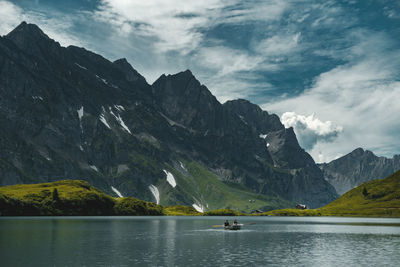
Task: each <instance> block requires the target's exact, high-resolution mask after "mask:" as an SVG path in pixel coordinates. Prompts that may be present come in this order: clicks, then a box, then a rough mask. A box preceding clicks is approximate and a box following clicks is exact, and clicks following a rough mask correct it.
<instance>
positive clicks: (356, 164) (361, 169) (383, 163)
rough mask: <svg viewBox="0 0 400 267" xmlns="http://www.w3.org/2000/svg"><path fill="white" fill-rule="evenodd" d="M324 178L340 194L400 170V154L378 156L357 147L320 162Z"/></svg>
mask: <svg viewBox="0 0 400 267" xmlns="http://www.w3.org/2000/svg"><path fill="white" fill-rule="evenodd" d="M319 167H320V168H321V170H322V171H323V173H324V178H325V180H326V181H328V182H329V183H330V184H331V185H333V186H334V187H335V189H336V191H337V192H338V194H344V193H346V192H347V191H349V190H350V189H352V188H354V187H356V186H358V185H360V184H362V183H364V182H367V181H370V180H373V179H382V178H384V177H387V176H389V175H390V174H392V173H394V172H395V171H397V170H400V155H396V156H394V157H393V158H391V159H390V158H385V157H377V156H376V155H374V153H372V152H371V151H368V150H363V149H362V148H357V149H355V150H354V151H352V152H351V153H349V154H347V155H345V156H343V157H341V158H338V159H336V160H333V161H331V162H329V163H323V164H319Z"/></svg>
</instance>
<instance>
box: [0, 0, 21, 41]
mask: <svg viewBox="0 0 400 267" xmlns="http://www.w3.org/2000/svg"><path fill="white" fill-rule="evenodd" d="M21 20H22V10H21V9H20V8H19V7H18V6H16V5H14V4H12V3H10V2H8V1H0V34H1V35H5V34H7V33H9V32H10V31H11V30H13V29H14V28H15V26H16V25H18V24H19V23H20V22H21Z"/></svg>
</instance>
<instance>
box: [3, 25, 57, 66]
mask: <svg viewBox="0 0 400 267" xmlns="http://www.w3.org/2000/svg"><path fill="white" fill-rule="evenodd" d="M5 38H7V39H9V40H11V41H12V42H13V43H14V44H15V45H17V46H18V48H20V49H21V50H23V51H24V52H25V53H28V54H31V55H34V56H37V57H42V58H43V57H45V56H46V55H48V54H49V53H54V52H58V50H59V48H60V47H61V46H60V44H59V43H58V42H56V41H54V40H53V39H50V38H49V36H47V35H46V34H45V33H44V32H43V31H42V30H41V29H40V28H39V27H38V26H37V25H35V24H30V23H26V22H25V21H24V22H22V23H21V24H20V25H18V26H17V27H16V28H15V29H14V30H12V31H11V32H10V33H9V34H7V35H6V36H5Z"/></svg>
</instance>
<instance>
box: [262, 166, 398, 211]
mask: <svg viewBox="0 0 400 267" xmlns="http://www.w3.org/2000/svg"><path fill="white" fill-rule="evenodd" d="M263 215H273V216H366V217H400V171H397V172H396V173H394V174H392V175H391V176H389V177H387V178H385V179H382V180H373V181H370V182H366V183H363V184H361V185H360V186H358V187H356V188H354V189H352V190H350V191H349V192H347V193H345V194H344V195H342V196H341V197H340V198H338V199H337V200H335V201H333V202H332V203H330V204H328V205H326V206H324V207H322V208H320V209H315V210H296V209H285V210H274V211H270V212H266V213H264V214H263Z"/></svg>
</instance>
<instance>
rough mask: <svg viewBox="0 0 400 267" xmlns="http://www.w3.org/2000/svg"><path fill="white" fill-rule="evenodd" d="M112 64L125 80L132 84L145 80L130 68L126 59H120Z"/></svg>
mask: <svg viewBox="0 0 400 267" xmlns="http://www.w3.org/2000/svg"><path fill="white" fill-rule="evenodd" d="M113 64H114V65H115V66H116V67H117V68H118V69H119V70H121V71H122V72H123V73H124V74H125V77H126V79H127V80H128V81H130V82H134V81H137V80H143V81H145V80H146V79H145V78H144V77H143V76H142V75H140V74H139V72H137V71H136V70H135V69H134V68H133V67H132V65H131V64H129V62H128V61H127V60H126V58H120V59H118V60H116V61H114V62H113Z"/></svg>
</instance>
